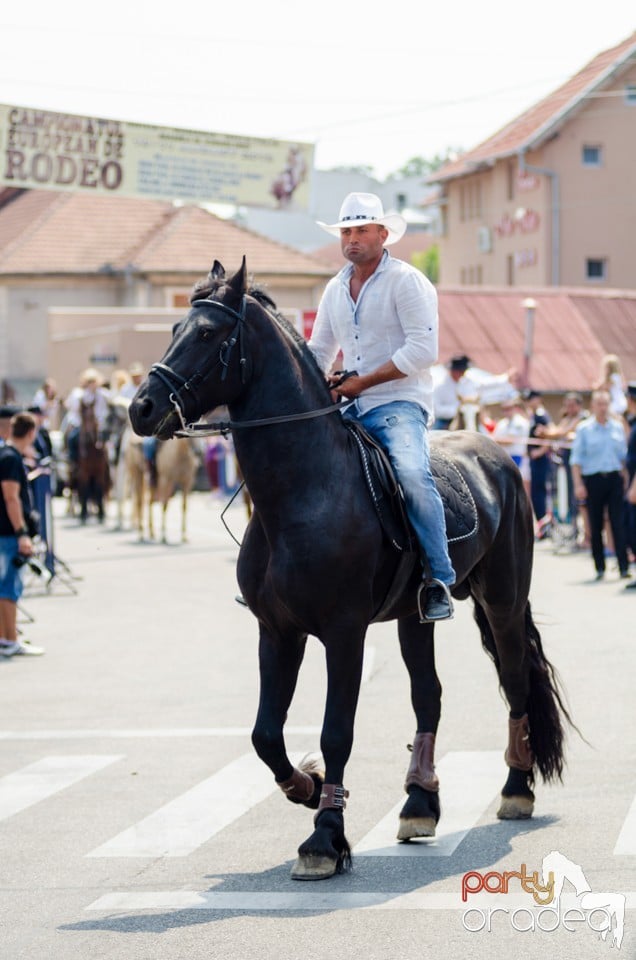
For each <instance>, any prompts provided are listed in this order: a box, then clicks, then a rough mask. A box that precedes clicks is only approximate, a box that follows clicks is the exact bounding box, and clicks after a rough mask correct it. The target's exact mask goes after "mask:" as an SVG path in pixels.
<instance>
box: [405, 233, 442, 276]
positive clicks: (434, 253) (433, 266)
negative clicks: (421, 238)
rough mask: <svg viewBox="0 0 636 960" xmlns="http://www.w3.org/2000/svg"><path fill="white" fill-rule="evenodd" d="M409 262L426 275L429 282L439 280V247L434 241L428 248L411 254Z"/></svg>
mask: <svg viewBox="0 0 636 960" xmlns="http://www.w3.org/2000/svg"><path fill="white" fill-rule="evenodd" d="M411 263H412V264H413V266H414V267H417V269H418V270H421V271H422V273H423V274H424V275H425V276H427V277H428V279H429V280H430V281H431V283H437V282H438V280H439V247H438V245H437V244H436V243H434V244H433V245H432V246H431V247H429V248H428V250H423V251H422V252H421V253H414V254H412V255H411Z"/></svg>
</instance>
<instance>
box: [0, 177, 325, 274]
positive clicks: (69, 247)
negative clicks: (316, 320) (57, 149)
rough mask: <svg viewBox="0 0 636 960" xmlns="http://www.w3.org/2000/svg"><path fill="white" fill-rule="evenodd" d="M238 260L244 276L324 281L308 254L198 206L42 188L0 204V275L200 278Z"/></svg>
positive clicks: (232, 266)
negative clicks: (108, 270)
mask: <svg viewBox="0 0 636 960" xmlns="http://www.w3.org/2000/svg"><path fill="white" fill-rule="evenodd" d="M243 254H245V256H246V258H247V267H248V270H249V271H250V272H251V273H252V272H253V273H258V274H260V275H263V274H276V275H279V276H280V275H282V274H295V275H298V274H304V275H309V276H316V277H317V278H321V277H328V276H329V270H328V269H327V268H326V267H325V266H324V265H323V264H322V263H321V262H320V261H319V260H317V259H315V258H313V257H312V256H310V255H308V254H304V253H300V252H299V251H297V250H294V249H293V248H292V247H287V246H285V245H284V244H281V243H277V242H276V241H274V240H270V239H268V238H266V237H262V236H260V235H259V234H256V233H253V232H251V231H249V230H246V229H245V228H243V227H240V226H237V225H236V224H234V223H230V222H229V221H227V220H222V219H221V218H219V217H216V216H214V215H213V214H211V213H208V212H207V211H206V210H203V209H202V208H201V207H196V206H183V207H176V206H173V204H171V203H165V202H163V201H159V200H137V199H130V198H125V197H103V196H97V195H95V196H93V195H90V194H89V195H87V194H80V193H70V192H69V193H57V192H54V191H44V190H27V191H25V192H24V193H23V194H22V195H21V196H19V197H17V198H16V199H13V200H11V201H10V202H7V203H6V204H5V205H3V206H2V205H0V274H5V275H6V274H13V275H16V274H18V275H20V274H30V273H38V274H94V273H97V272H99V271H100V269H101V270H103V268H104V266H105V265H110V266H111V267H112V268H114V269H115V270H121V269H124V268H125V267H127V266H128V265H129V264H132V265H133V266H134V267H135V268H136V269H137V270H139V271H141V272H153V273H154V272H164V273H175V272H177V273H179V272H186V273H196V274H201V273H206V272H207V271H208V270H209V269H210V266H211V264H212V262H213V260H214V259H215V258H216V259H218V260H220V261H221V262H223V264H224V265H225V266H226V267H227V268H228V269H235V268H236V267H238V266H239V265H240V262H241V258H242V256H243Z"/></svg>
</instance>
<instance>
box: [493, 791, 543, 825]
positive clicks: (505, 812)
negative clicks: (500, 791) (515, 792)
mask: <svg viewBox="0 0 636 960" xmlns="http://www.w3.org/2000/svg"><path fill="white" fill-rule="evenodd" d="M533 810H534V799H533V798H532V797H523V796H521V797H504V796H502V798H501V806H500V807H499V809H498V810H497V817H498V818H499V819H500V820H528V819H529V818H530V817H531V816H532V811H533Z"/></svg>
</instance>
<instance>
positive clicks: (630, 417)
mask: <svg viewBox="0 0 636 960" xmlns="http://www.w3.org/2000/svg"><path fill="white" fill-rule="evenodd" d="M626 393H627V425H628V428H629V433H628V435H627V459H626V460H625V466H626V467H627V480H628V483H627V492H626V494H625V526H626V533H627V546H628V547H629V549H630V550H631V552H632V554H633V555H634V556H635V557H636V380H634V381H632V382H631V383H628V384H627V391H626ZM626 589H627V590H636V580H632V582H631V583H630V584H628V586H627V587H626Z"/></svg>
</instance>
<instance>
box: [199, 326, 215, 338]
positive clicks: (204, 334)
mask: <svg viewBox="0 0 636 960" xmlns="http://www.w3.org/2000/svg"><path fill="white" fill-rule="evenodd" d="M211 336H212V332H211V331H210V330H206V329H205V328H203V329H202V330H199V337H200V339H201V340H209V339H210V337H211Z"/></svg>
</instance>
